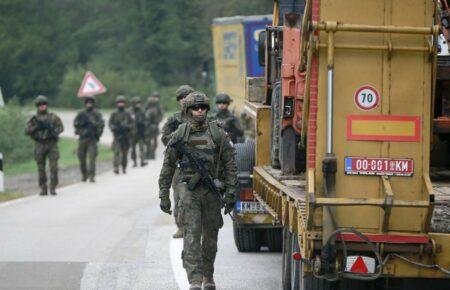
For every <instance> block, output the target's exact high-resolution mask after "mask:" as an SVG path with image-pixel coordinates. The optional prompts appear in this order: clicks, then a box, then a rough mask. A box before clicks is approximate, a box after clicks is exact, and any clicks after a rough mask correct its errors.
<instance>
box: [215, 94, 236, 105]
mask: <svg viewBox="0 0 450 290" xmlns="http://www.w3.org/2000/svg"><path fill="white" fill-rule="evenodd" d="M232 101H233V100H232V99H231V98H230V96H229V95H228V94H225V93H221V94H218V95H217V96H216V104H230V103H231V102H232Z"/></svg>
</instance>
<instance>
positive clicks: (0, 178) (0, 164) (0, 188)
mask: <svg viewBox="0 0 450 290" xmlns="http://www.w3.org/2000/svg"><path fill="white" fill-rule="evenodd" d="M0 192H5V185H4V179H3V154H2V153H0Z"/></svg>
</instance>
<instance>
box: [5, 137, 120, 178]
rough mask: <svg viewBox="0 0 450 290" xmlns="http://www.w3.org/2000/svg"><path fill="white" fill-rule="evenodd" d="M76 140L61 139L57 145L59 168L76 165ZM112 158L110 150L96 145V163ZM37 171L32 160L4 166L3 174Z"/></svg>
mask: <svg viewBox="0 0 450 290" xmlns="http://www.w3.org/2000/svg"><path fill="white" fill-rule="evenodd" d="M77 146H78V140H77V139H72V138H61V139H60V140H59V143H58V148H59V154H60V157H59V163H58V164H59V168H61V169H63V168H67V167H71V166H75V165H78V157H77ZM112 158H113V153H112V150H111V149H110V148H109V147H108V146H106V145H103V144H99V145H98V157H97V161H100V162H101V161H110V160H112ZM36 170H37V166H36V162H35V161H34V159H31V160H27V161H25V162H19V163H15V164H4V173H5V175H6V176H8V175H17V174H23V173H30V172H35V171H36Z"/></svg>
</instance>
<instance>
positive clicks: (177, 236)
mask: <svg viewBox="0 0 450 290" xmlns="http://www.w3.org/2000/svg"><path fill="white" fill-rule="evenodd" d="M172 238H174V239H182V238H183V229H182V228H178V230H177V232H176V233H175V234H173V235H172Z"/></svg>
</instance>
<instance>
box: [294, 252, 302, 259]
mask: <svg viewBox="0 0 450 290" xmlns="http://www.w3.org/2000/svg"><path fill="white" fill-rule="evenodd" d="M292 258H293V259H294V260H296V261H301V260H302V254H300V252H294V253H293V254H292Z"/></svg>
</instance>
